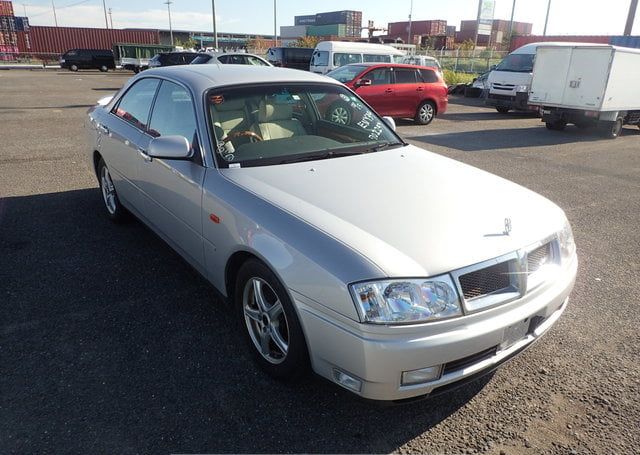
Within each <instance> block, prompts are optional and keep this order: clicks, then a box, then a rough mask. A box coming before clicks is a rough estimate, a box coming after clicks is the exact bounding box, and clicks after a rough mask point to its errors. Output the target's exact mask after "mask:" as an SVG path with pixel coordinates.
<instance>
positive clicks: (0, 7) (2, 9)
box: [0, 0, 13, 16]
mask: <svg viewBox="0 0 640 455" xmlns="http://www.w3.org/2000/svg"><path fill="white" fill-rule="evenodd" d="M0 16H13V3H11V2H9V1H6V0H0Z"/></svg>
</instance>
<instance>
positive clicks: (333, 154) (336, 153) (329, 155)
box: [280, 149, 368, 164]
mask: <svg viewBox="0 0 640 455" xmlns="http://www.w3.org/2000/svg"><path fill="white" fill-rule="evenodd" d="M367 151H368V150H366V149H365V150H362V149H360V150H329V151H326V152H322V153H314V154H312V155H303V156H298V157H295V158H286V159H284V160H281V161H280V164H288V163H300V162H302V161H315V160H326V159H329V158H334V157H337V156H350V155H362V154H363V153H367Z"/></svg>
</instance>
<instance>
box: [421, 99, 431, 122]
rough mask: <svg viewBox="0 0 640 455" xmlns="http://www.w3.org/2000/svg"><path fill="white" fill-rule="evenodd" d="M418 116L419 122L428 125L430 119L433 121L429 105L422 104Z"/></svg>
mask: <svg viewBox="0 0 640 455" xmlns="http://www.w3.org/2000/svg"><path fill="white" fill-rule="evenodd" d="M418 116H419V117H420V121H421V122H423V123H429V122H430V121H431V119H433V106H432V105H431V104H429V103H425V104H423V105H422V107H420V112H418Z"/></svg>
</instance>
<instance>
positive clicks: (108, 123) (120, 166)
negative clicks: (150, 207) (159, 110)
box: [96, 78, 160, 210]
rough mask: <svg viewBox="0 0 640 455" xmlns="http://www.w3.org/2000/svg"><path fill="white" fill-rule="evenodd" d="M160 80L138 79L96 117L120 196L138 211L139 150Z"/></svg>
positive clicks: (102, 149)
mask: <svg viewBox="0 0 640 455" xmlns="http://www.w3.org/2000/svg"><path fill="white" fill-rule="evenodd" d="M159 85H160V81H159V80H158V79H155V78H145V79H140V80H139V81H138V82H136V83H135V84H134V85H132V86H131V87H130V88H129V89H128V90H127V92H126V93H125V94H124V95H123V96H122V98H121V99H120V100H119V101H118V103H117V104H116V105H115V106H114V107H113V109H112V110H111V112H110V113H107V112H105V113H104V114H103V115H102V116H101V118H99V119H97V121H98V124H97V125H96V128H97V130H98V132H99V134H100V137H99V141H100V153H101V154H102V156H103V158H104V160H105V162H106V164H107V166H108V167H109V171H110V173H111V176H112V178H113V181H114V185H115V186H116V189H117V191H118V195H119V197H120V198H121V199H124V200H125V203H126V202H128V203H129V204H130V205H132V206H133V207H134V208H135V209H137V210H141V204H140V201H141V198H140V191H139V181H138V160H139V152H138V149H139V148H140V145H141V139H142V137H143V136H144V133H143V131H145V130H146V128H147V125H148V123H149V116H150V112H151V104H152V102H153V99H154V97H155V94H156V90H157V89H158V86H159Z"/></svg>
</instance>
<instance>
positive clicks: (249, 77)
mask: <svg viewBox="0 0 640 455" xmlns="http://www.w3.org/2000/svg"><path fill="white" fill-rule="evenodd" d="M147 76H158V77H166V78H169V79H174V80H176V81H179V82H182V83H184V84H186V85H188V86H190V87H191V88H192V89H193V90H194V91H197V92H203V91H205V90H208V89H210V88H212V87H221V86H225V85H238V84H262V83H278V82H302V83H304V82H307V83H324V84H332V85H341V84H340V83H339V82H338V81H336V80H335V79H332V78H330V77H327V76H322V75H319V74H314V73H309V72H306V71H300V70H296V69H289V68H277V67H273V66H253V65H233V64H224V65H223V64H217V65H216V64H214V65H177V66H168V67H162V68H154V69H149V70H145V71H144V72H143V73H140V75H138V76H136V80H137V79H140V78H142V77H147Z"/></svg>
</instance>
